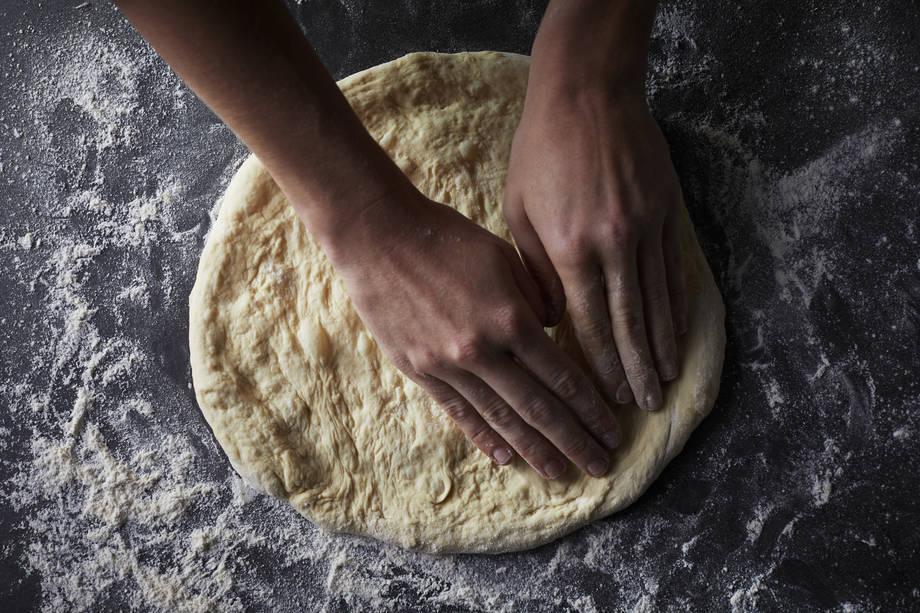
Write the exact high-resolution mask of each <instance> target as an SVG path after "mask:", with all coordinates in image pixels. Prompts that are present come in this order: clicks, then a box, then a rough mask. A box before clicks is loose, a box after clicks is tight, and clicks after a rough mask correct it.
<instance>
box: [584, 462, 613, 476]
mask: <svg viewBox="0 0 920 613" xmlns="http://www.w3.org/2000/svg"><path fill="white" fill-rule="evenodd" d="M609 465H610V462H608V461H607V460H606V459H601V458H598V459H596V460H591V461H590V462H588V474H589V475H591V476H592V477H603V476H604V473H606V472H607V467H608V466H609Z"/></svg>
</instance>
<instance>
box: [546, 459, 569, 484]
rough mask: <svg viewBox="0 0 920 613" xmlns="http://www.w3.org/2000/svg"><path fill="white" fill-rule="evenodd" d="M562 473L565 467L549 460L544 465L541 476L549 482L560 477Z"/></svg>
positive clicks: (560, 463) (556, 461)
mask: <svg viewBox="0 0 920 613" xmlns="http://www.w3.org/2000/svg"><path fill="white" fill-rule="evenodd" d="M563 472H565V465H564V464H563V463H562V462H560V461H559V460H555V459H553V460H549V461H548V462H547V463H546V464H544V465H543V470H542V473H543V476H544V477H546V478H547V479H549V480H550V481H553V480H555V479H558V478H559V477H561V476H562V473H563Z"/></svg>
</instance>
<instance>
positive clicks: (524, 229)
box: [505, 205, 565, 326]
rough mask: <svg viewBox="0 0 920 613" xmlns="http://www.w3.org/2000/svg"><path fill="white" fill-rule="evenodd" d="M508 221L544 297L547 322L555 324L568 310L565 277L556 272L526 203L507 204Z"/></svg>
mask: <svg viewBox="0 0 920 613" xmlns="http://www.w3.org/2000/svg"><path fill="white" fill-rule="evenodd" d="M505 221H507V222H508V227H509V228H510V229H511V234H513V235H514V242H515V244H516V245H517V248H518V251H520V253H521V258H522V259H523V260H524V265H525V266H526V267H527V271H528V272H529V273H530V276H531V278H532V279H533V282H534V283H536V285H537V289H538V290H539V292H540V298H541V299H542V301H543V314H544V317H543V325H544V326H555V325H556V324H558V323H559V321H560V320H561V319H562V314H563V313H564V312H565V292H564V291H563V288H562V280H561V279H560V278H559V275H558V274H557V273H556V269H555V267H553V263H552V261H551V260H550V259H549V256H548V255H547V254H546V249H545V248H544V247H543V242H542V241H541V240H540V237H539V236H538V235H537V232H536V230H534V229H533V225H531V223H530V220H529V219H527V215H526V213H524V207H523V206H522V205H517V206H514V207H512V208H511V209H509V207H507V206H506V207H505Z"/></svg>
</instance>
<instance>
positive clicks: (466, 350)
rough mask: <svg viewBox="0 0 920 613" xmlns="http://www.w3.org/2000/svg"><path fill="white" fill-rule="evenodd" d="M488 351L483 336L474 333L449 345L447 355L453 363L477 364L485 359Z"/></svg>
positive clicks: (462, 364) (463, 364) (461, 364)
mask: <svg viewBox="0 0 920 613" xmlns="http://www.w3.org/2000/svg"><path fill="white" fill-rule="evenodd" d="M487 352H488V349H487V346H486V343H485V341H484V339H483V338H482V336H481V335H478V334H473V335H469V336H465V337H462V338H460V339H458V340H456V341H455V342H453V343H452V344H451V345H450V346H449V347H448V350H447V357H448V359H449V360H450V361H451V362H452V363H454V364H458V365H460V366H475V365H479V364H481V363H482V362H483V361H484V359H485V357H486V354H487Z"/></svg>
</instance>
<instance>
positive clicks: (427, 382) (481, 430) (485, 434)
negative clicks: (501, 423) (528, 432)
mask: <svg viewBox="0 0 920 613" xmlns="http://www.w3.org/2000/svg"><path fill="white" fill-rule="evenodd" d="M411 378H412V380H413V381H415V382H416V383H418V384H419V385H420V386H421V387H422V388H423V389H424V390H425V391H426V392H428V393H429V394H430V395H431V397H432V398H434V399H435V401H437V403H438V404H439V405H440V406H441V408H442V409H443V410H444V412H445V413H447V416H448V417H450V418H451V419H452V420H453V422H454V423H455V424H457V427H458V428H460V430H461V431H462V432H463V433H464V434H465V435H466V436H467V438H469V439H470V440H471V441H472V442H473V444H474V445H476V446H477V447H478V448H479V449H480V450H481V451H482V452H483V453H484V454H486V455H487V456H489V457H490V458H492V461H493V462H495V463H496V464H499V465H505V464H508V463H509V462H511V459H512V458H513V457H514V455H513V452H512V450H511V445H509V444H508V443H507V442H505V439H503V438H502V437H501V435H499V434H498V432H496V431H495V430H494V429H492V427H491V426H489V424H487V423H486V421H485V420H484V419H483V418H482V417H481V416H480V415H479V413H477V412H476V409H474V408H473V406H472V405H471V404H470V403H469V402H467V401H466V400H465V399H464V398H463V396H461V395H460V394H458V393H457V392H456V390H454V389H453V388H452V387H451V386H450V385H448V384H447V383H445V382H444V381H441V380H440V379H438V378H437V377H432V376H430V375H423V374H421V373H415V374H413V375H412V376H411Z"/></svg>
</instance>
